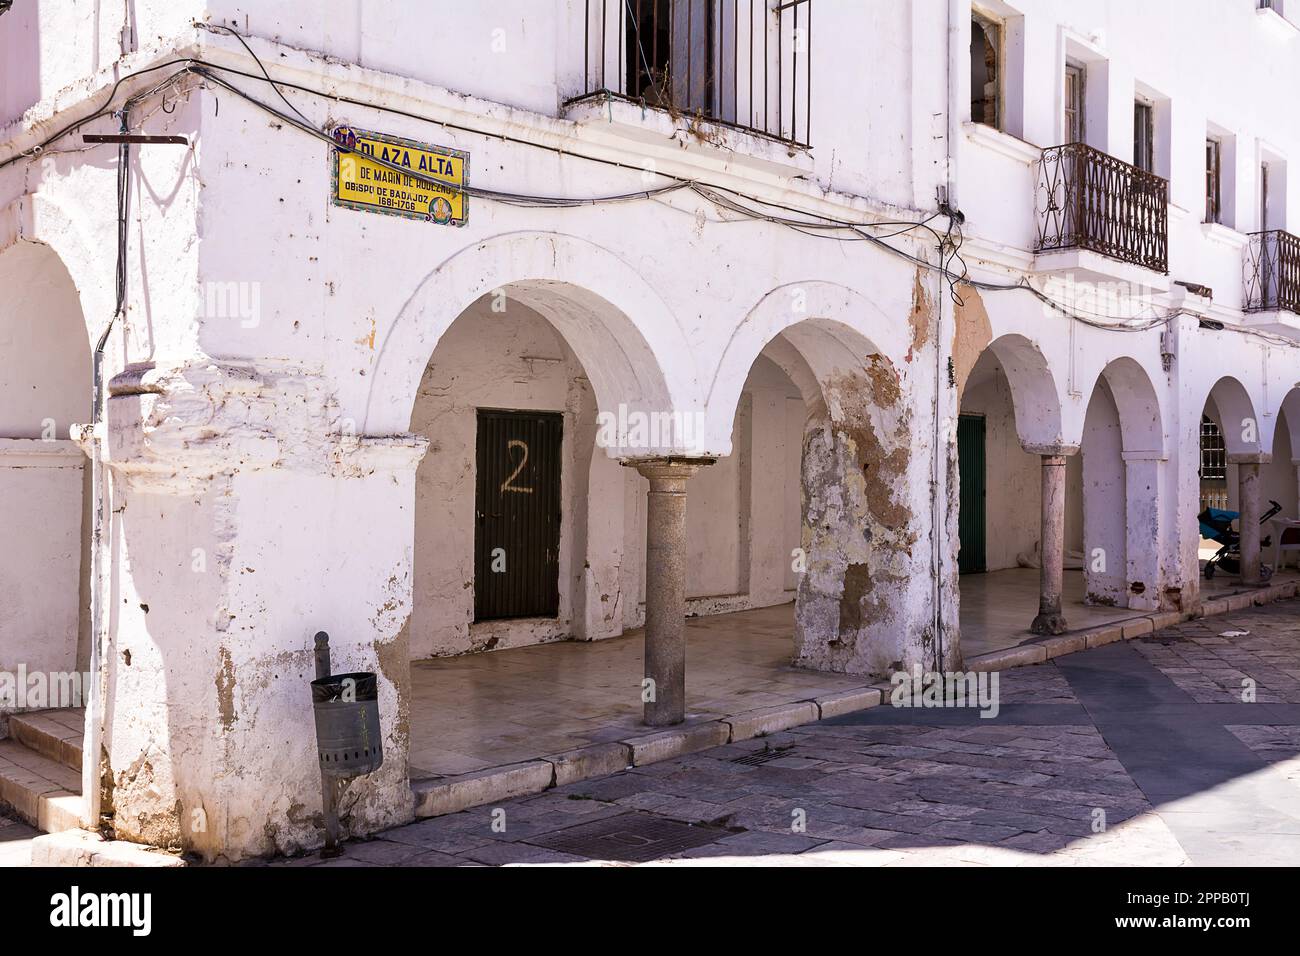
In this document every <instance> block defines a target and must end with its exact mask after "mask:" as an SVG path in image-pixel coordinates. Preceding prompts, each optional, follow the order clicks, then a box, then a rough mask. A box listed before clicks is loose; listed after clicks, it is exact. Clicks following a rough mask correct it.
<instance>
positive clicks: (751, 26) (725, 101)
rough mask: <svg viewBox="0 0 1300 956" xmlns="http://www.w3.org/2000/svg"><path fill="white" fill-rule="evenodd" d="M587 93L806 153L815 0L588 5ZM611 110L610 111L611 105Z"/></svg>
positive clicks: (618, 0)
mask: <svg viewBox="0 0 1300 956" xmlns="http://www.w3.org/2000/svg"><path fill="white" fill-rule="evenodd" d="M585 9H586V16H585V19H584V21H583V26H582V30H583V49H584V51H585V61H584V64H583V91H584V92H583V93H581V94H580V95H578V96H575V97H572V98H571V99H569V100H567V101H566V102H565V104H564V105H565V107H566V108H568V107H571V106H578V105H581V104H593V103H594V104H605V103H607V102H608V101H610V100H619V101H624V102H628V103H634V104H636V105H638V106H640V107H641V109H642V110H643V111H644V110H645V109H646V108H652V109H656V110H661V111H664V112H665V113H667V114H668V115H669V116H671V117H672V118H673V119H674V120H678V119H681V120H684V121H686V122H687V123H688V124H689V128H690V129H691V130H692V131H694V132H696V133H697V134H699V135H707V133H703V132H702V131H701V130H702V123H708V124H716V125H718V126H722V127H732V128H735V129H739V130H742V131H744V132H746V133H751V134H758V135H760V136H763V137H766V138H769V139H772V140H777V141H779V142H781V143H783V144H786V145H787V146H791V147H807V145H808V141H809V131H810V128H811V122H810V112H811V108H812V84H811V71H810V70H809V59H810V53H809V51H810V49H811V41H812V0H794V2H780V0H586V8H585ZM611 111H612V107H611Z"/></svg>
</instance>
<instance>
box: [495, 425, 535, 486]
mask: <svg viewBox="0 0 1300 956" xmlns="http://www.w3.org/2000/svg"><path fill="white" fill-rule="evenodd" d="M516 448H518V449H520V450H521V451H522V452H523V453H524V454H523V457H522V458H520V459H519V464H518V465H516V466H515V470H514V471H512V472H510V477H509V478H507V479H506V480H505V481H503V482H501V491H502V493H503V494H504V493H505V492H507V491H517V492H519V493H520V494H525V495H531V494H532V493H533V489H531V488H521V487H520V486H519V485H516V484H515V483H514V480H515V479H516V478H518V477H519V473H520V472H521V471H523V470H524V465H526V464H528V442H526V441H521V440H520V439H518V438H512V439H510V441H508V442H506V449H507V450H509V451H511V452H513V451H514V450H515V449H516ZM510 457H511V458H514V455H513V454H512V455H511V456H510Z"/></svg>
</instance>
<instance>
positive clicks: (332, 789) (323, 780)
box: [316, 631, 343, 859]
mask: <svg viewBox="0 0 1300 956" xmlns="http://www.w3.org/2000/svg"><path fill="white" fill-rule="evenodd" d="M331 673H332V671H331V670H330V636H329V635H328V634H326V633H325V632H324V631H317V632H316V679H317V680H320V679H321V678H322V677H329V676H330V674H331ZM320 790H321V808H322V810H323V811H324V816H325V845H324V846H323V847H321V851H320V855H321V857H322V858H323V859H331V858H332V857H336V856H341V855H342V853H343V848H342V847H340V846H339V808H338V790H339V784H338V781H336V780H335V779H334V778H333V777H331V776H330V775H329V774H327V773H326V772H325V769H324V768H323V767H322V768H321V772H320Z"/></svg>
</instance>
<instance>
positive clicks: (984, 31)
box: [970, 11, 1003, 129]
mask: <svg viewBox="0 0 1300 956" xmlns="http://www.w3.org/2000/svg"><path fill="white" fill-rule="evenodd" d="M1002 35H1003V29H1002V23H1001V22H1000V21H998V20H994V19H993V18H992V17H987V16H985V15H983V14H981V13H977V12H975V11H972V12H971V21H970V118H971V122H973V123H983V124H984V125H985V126H992V127H994V128H995V129H1001V128H1002V59H1003V55H1002Z"/></svg>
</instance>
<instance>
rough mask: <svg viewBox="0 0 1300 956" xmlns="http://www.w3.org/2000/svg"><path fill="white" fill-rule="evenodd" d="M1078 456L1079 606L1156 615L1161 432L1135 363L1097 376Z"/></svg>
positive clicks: (1118, 364)
mask: <svg viewBox="0 0 1300 956" xmlns="http://www.w3.org/2000/svg"><path fill="white" fill-rule="evenodd" d="M1080 451H1081V452H1082V461H1081V463H1080V467H1081V477H1082V491H1083V494H1082V501H1081V502H1080V504H1081V505H1082V514H1083V570H1084V580H1085V601H1086V602H1087V603H1096V604H1109V605H1117V606H1122V607H1129V608H1133V609H1138V610H1151V609H1154V608H1157V607H1159V601H1160V593H1161V587H1160V581H1161V574H1160V560H1159V555H1160V554H1161V534H1162V524H1161V511H1160V508H1161V494H1160V492H1161V483H1162V480H1163V469H1164V464H1163V462H1164V458H1165V440H1164V425H1163V419H1162V417H1161V412H1160V400H1159V397H1158V396H1157V394H1156V391H1155V387H1154V386H1153V385H1152V383H1151V379H1150V376H1148V375H1147V373H1146V370H1145V369H1143V368H1142V366H1141V365H1140V364H1139V363H1138V362H1137V361H1135V360H1134V359H1132V358H1130V357H1127V356H1122V357H1120V358H1117V359H1114V360H1113V361H1111V362H1110V363H1108V364H1107V365H1106V367H1105V368H1103V369H1102V370H1101V372H1100V373H1099V374H1098V376H1097V380H1096V382H1094V384H1093V389H1092V392H1091V395H1090V397H1089V401H1088V405H1087V409H1086V414H1085V416H1084V427H1083V434H1082V440H1081V444H1080Z"/></svg>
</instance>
